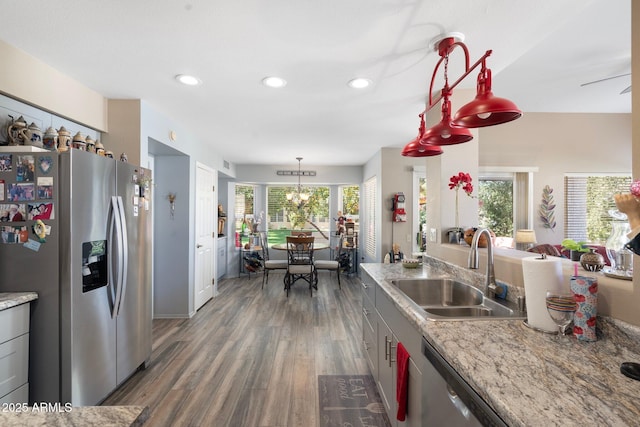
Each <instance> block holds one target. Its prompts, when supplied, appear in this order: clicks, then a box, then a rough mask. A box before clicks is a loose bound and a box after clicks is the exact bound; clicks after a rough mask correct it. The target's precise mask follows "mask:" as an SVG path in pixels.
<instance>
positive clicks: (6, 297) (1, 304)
mask: <svg viewBox="0 0 640 427" xmlns="http://www.w3.org/2000/svg"><path fill="white" fill-rule="evenodd" d="M35 299H38V294H37V293H35V292H0V311H1V310H6V309H8V308H11V307H15V306H16V305H20V304H25V303H27V302H30V301H33V300H35Z"/></svg>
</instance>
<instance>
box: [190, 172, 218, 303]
mask: <svg viewBox="0 0 640 427" xmlns="http://www.w3.org/2000/svg"><path fill="white" fill-rule="evenodd" d="M214 185H215V173H214V171H213V169H210V168H208V167H206V166H205V165H203V164H200V163H196V218H195V220H196V221H195V223H196V256H195V263H196V265H195V289H194V293H193V294H194V298H195V301H194V309H195V310H197V309H199V308H200V307H202V305H203V304H204V303H205V302H207V301H209V299H211V298H212V297H213V279H214V271H213V257H214V248H213V243H214V240H213V239H214V224H215V220H216V219H215V216H216V215H215V208H214V206H215V203H214V197H213V196H214Z"/></svg>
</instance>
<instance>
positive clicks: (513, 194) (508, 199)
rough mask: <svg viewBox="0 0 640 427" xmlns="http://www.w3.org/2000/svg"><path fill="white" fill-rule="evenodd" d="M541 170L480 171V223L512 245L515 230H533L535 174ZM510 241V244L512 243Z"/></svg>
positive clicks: (484, 169) (503, 169)
mask: <svg viewBox="0 0 640 427" xmlns="http://www.w3.org/2000/svg"><path fill="white" fill-rule="evenodd" d="M537 171H538V168H535V167H533V168H528V167H518V168H510V167H491V168H486V167H485V168H481V170H480V177H479V180H478V182H479V183H478V204H479V207H478V222H479V225H480V226H481V227H486V228H489V229H491V230H492V231H493V232H494V233H496V236H497V237H499V238H503V239H501V240H503V243H504V244H505V246H510V245H511V243H512V239H513V237H514V235H515V230H519V229H528V228H533V199H532V197H533V190H532V187H533V177H532V175H533V172H537ZM510 242H511V243H510Z"/></svg>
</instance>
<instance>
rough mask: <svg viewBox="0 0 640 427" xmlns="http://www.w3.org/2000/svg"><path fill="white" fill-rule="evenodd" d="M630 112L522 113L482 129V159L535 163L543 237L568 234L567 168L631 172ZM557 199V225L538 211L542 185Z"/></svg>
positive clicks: (487, 163)
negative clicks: (548, 225)
mask: <svg viewBox="0 0 640 427" xmlns="http://www.w3.org/2000/svg"><path fill="white" fill-rule="evenodd" d="M631 124H632V117H631V114H550V113H525V114H524V115H523V116H522V117H521V118H520V119H518V120H516V121H514V122H511V123H508V124H506V125H501V126H491V127H487V128H483V129H482V130H481V131H480V134H481V138H480V150H479V164H480V166H483V167H491V166H537V167H538V168H539V169H538V170H539V171H538V172H535V173H533V208H534V229H535V231H536V237H537V240H538V242H540V243H552V244H559V243H560V242H561V241H562V240H563V239H564V222H563V217H564V208H565V203H564V174H566V173H577V172H590V173H599V172H602V173H627V174H630V173H631V167H632V155H631V145H632V142H631V129H632V127H631ZM545 185H549V186H550V187H551V188H552V189H553V190H554V191H553V197H554V201H555V202H556V209H555V214H556V215H555V217H556V221H557V226H556V228H555V229H554V230H550V229H547V228H544V227H543V226H542V223H541V221H540V219H539V218H538V215H535V212H537V210H538V207H539V206H540V202H541V200H542V189H543V188H544V186H545Z"/></svg>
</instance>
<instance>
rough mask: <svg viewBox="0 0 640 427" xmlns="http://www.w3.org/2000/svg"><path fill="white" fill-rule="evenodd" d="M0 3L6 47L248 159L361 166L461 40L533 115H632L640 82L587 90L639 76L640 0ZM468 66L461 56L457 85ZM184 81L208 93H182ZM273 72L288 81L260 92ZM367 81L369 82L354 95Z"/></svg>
mask: <svg viewBox="0 0 640 427" xmlns="http://www.w3.org/2000/svg"><path fill="white" fill-rule="evenodd" d="M0 10H2V16H3V19H2V23H1V24H0V39H1V40H4V41H5V42H7V43H9V44H11V45H13V46H15V47H17V48H19V49H22V50H24V51H26V52H27V53H29V54H31V55H33V56H35V57H37V58H39V59H41V60H42V61H44V62H45V63H48V64H50V65H51V66H53V67H54V68H57V69H58V70H60V71H62V72H64V73H65V74H67V75H69V76H71V77H73V78H75V79H76V80H78V81H80V82H82V83H84V84H85V85H86V86H88V87H90V88H92V89H94V90H96V91H98V92H100V93H102V94H103V95H104V96H106V97H108V98H132V99H143V100H145V101H146V102H148V103H149V104H150V105H151V106H152V107H153V108H154V109H156V110H158V111H160V112H162V113H164V114H166V115H168V116H169V117H172V118H173V119H175V120H176V121H177V122H179V123H182V124H183V125H184V126H185V127H188V128H189V129H191V130H192V131H193V133H194V134H195V135H196V137H197V138H198V139H199V140H200V141H202V143H206V144H210V145H211V149H212V150H216V151H217V152H219V153H220V155H221V156H222V157H223V158H224V159H225V160H228V161H231V162H234V163H237V164H283V163H291V164H295V163H296V160H295V158H296V157H297V156H301V157H303V158H304V160H303V162H304V163H306V164H308V165H309V164H316V165H328V164H334V165H354V164H355V165H358V164H363V163H365V162H366V161H367V160H369V159H370V158H371V156H373V155H374V154H375V152H376V151H378V150H379V149H380V147H385V146H387V147H388V146H397V147H401V146H404V145H405V144H406V143H408V142H409V141H410V140H411V139H413V138H415V136H416V134H417V128H418V125H419V121H418V114H419V113H420V112H421V111H422V110H423V109H424V103H425V97H426V96H427V93H428V89H429V81H430V79H431V74H432V72H433V69H434V66H435V63H436V61H437V60H438V58H439V57H438V55H437V53H436V52H434V51H432V50H430V49H429V41H430V40H432V39H433V38H434V37H436V36H438V35H439V34H442V33H445V32H452V31H456V32H461V33H463V34H464V35H465V44H466V45H467V46H468V48H469V51H470V57H471V61H472V63H473V62H475V61H476V60H477V59H478V58H479V57H480V56H481V55H482V54H483V53H484V52H485V51H486V50H488V49H492V50H493V53H492V55H491V56H490V57H489V59H488V62H487V64H488V67H489V68H491V69H492V72H493V92H494V94H496V96H501V97H506V98H509V99H511V100H512V101H514V102H515V103H516V104H517V105H518V106H519V107H520V108H521V109H522V110H523V111H524V113H525V114H526V113H527V112H598V113H600V112H614V113H629V112H631V95H630V94H623V95H620V92H621V91H622V90H623V89H625V88H626V87H628V86H630V85H631V78H630V76H627V77H621V78H616V79H612V80H608V81H606V82H602V83H598V84H593V85H589V86H585V87H581V86H580V84H581V83H585V82H589V81H593V80H597V79H602V78H606V77H610V76H616V75H619V74H624V73H630V72H631V0H562V1H558V0H538V1H529V0H269V1H265V0H234V1H228V0H227V1H223V0H188V1H176V0H109V1H104V0H56V1H51V0H30V1H26V2H23V1H15V0H0ZM461 67H462V51H461V50H460V49H456V50H455V51H454V53H453V54H452V56H451V61H450V70H449V77H450V81H451V80H455V78H457V76H459V75H461V74H462V68H461ZM180 73H187V74H193V75H196V76H198V77H199V78H200V79H201V80H202V82H203V84H202V85H201V86H198V87H186V86H183V85H180V84H178V83H177V82H176V81H175V80H174V76H175V75H176V74H180ZM476 74H477V73H475V72H474V73H473V74H471V75H470V76H469V77H468V78H467V79H465V81H464V84H461V85H460V86H459V87H460V88H462V87H466V88H473V87H475V76H476ZM270 75H277V76H281V77H283V78H285V79H286V80H287V82H288V83H287V85H286V87H284V88H283V89H271V88H267V87H265V86H263V85H261V83H260V82H261V80H262V78H263V77H265V76H270ZM356 76H363V77H367V78H370V79H371V80H373V85H372V86H371V87H369V88H367V89H363V90H359V91H358V90H354V89H351V88H349V87H347V85H346V82H347V81H348V80H350V79H351V78H353V77H356ZM438 77H439V78H436V84H435V86H436V88H439V87H441V86H442V85H443V82H444V81H443V78H442V74H441V73H440V75H439V76H438ZM459 107H460V106H459V105H458V106H456V105H454V106H453V108H454V110H455V109H457V108H459ZM432 113H435V114H439V113H438V112H437V111H436V110H435V109H434V110H432Z"/></svg>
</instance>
